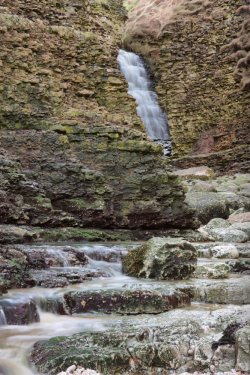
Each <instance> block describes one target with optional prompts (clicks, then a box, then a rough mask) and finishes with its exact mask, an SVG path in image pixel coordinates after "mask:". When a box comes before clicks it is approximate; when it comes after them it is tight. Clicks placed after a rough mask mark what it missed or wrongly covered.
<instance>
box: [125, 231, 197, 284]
mask: <svg viewBox="0 0 250 375" xmlns="http://www.w3.org/2000/svg"><path fill="white" fill-rule="evenodd" d="M196 262H197V253H196V249H195V247H194V246H193V245H192V244H191V243H189V242H187V241H185V240H183V239H181V238H170V237H166V238H164V237H153V238H151V239H150V240H149V241H147V242H145V243H144V244H143V245H141V246H139V247H138V248H136V249H134V250H130V251H129V252H128V254H127V255H126V256H124V258H123V261H122V263H123V270H124V272H125V273H127V274H129V275H131V276H135V277H144V278H150V279H158V280H178V279H185V278H189V277H190V276H191V275H192V273H193V272H194V270H195V266H196Z"/></svg>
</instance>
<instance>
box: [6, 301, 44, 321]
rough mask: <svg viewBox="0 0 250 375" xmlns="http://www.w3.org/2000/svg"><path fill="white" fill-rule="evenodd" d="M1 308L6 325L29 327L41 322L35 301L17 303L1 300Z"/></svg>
mask: <svg viewBox="0 0 250 375" xmlns="http://www.w3.org/2000/svg"><path fill="white" fill-rule="evenodd" d="M0 308H1V310H2V312H3V313H4V316H5V321H4V324H9V325H27V324H30V323H35V322H39V320H40V318H39V314H38V310H37V306H36V303H35V302H34V301H33V300H30V301H23V302H16V303H15V302H12V301H9V300H8V299H6V300H4V299H3V300H2V299H0ZM0 325H1V324H0Z"/></svg>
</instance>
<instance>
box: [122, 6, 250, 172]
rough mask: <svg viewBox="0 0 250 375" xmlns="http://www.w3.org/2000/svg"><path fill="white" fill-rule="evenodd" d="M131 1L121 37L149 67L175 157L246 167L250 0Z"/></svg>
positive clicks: (183, 162)
mask: <svg viewBox="0 0 250 375" xmlns="http://www.w3.org/2000/svg"><path fill="white" fill-rule="evenodd" d="M129 7H130V9H132V10H131V11H130V12H129V19H128V22H127V26H126V30H125V36H124V44H125V46H127V47H128V48H131V49H132V50H133V51H134V52H136V53H139V54H140V55H141V56H143V57H144V59H145V60H146V61H147V62H148V64H149V66H150V68H151V70H152V72H153V73H154V78H155V84H156V87H155V88H156V91H157V93H158V96H159V98H160V101H161V104H162V106H163V108H164V109H165V110H166V111H167V114H168V117H169V124H170V131H171V135H172V139H173V152H174V159H177V160H175V164H176V165H177V166H179V167H180V166H181V167H189V166H190V165H192V166H193V165H196V164H197V165H199V164H208V165H209V166H211V167H213V168H215V169H216V170H217V171H218V172H224V173H226V172H233V171H240V170H241V171H247V170H248V168H249V147H248V145H249V122H250V120H249V119H250V107H249V88H250V84H249V79H250V78H249V77H250V76H249V66H250V59H249V40H250V34H249V22H250V20H249V14H250V6H249V1H248V0H245V1H235V0H227V1H225V0H214V1H209V0H163V1H158V0H147V1H143V0H141V1H140V0H139V1H134V2H133V1H130V2H129ZM185 155H186V157H183V156H185Z"/></svg>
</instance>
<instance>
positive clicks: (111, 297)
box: [64, 287, 190, 315]
mask: <svg viewBox="0 0 250 375" xmlns="http://www.w3.org/2000/svg"><path fill="white" fill-rule="evenodd" d="M189 303H190V295H189V294H188V293H185V292H181V291H178V290H173V289H172V290H171V289H170V290H167V288H166V290H164V289H159V290H157V289H156V290H155V289H147V287H145V288H140V289H138V288H135V289H134V290H133V289H126V288H121V289H117V290H112V289H108V290H102V291H92V292H91V291H85V292H84V291H81V292H69V293H66V294H65V295H64V306H65V309H66V311H67V312H69V313H70V314H75V313H77V314H79V313H85V312H90V311H97V312H102V313H109V314H110V313H118V314H132V315H133V314H158V313H161V312H164V311H168V310H172V309H174V308H177V307H182V306H185V305H188V304H189Z"/></svg>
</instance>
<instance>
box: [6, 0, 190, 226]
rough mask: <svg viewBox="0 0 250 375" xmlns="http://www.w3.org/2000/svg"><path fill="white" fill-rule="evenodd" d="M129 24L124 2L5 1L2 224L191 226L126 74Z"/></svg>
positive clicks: (181, 193)
mask: <svg viewBox="0 0 250 375" xmlns="http://www.w3.org/2000/svg"><path fill="white" fill-rule="evenodd" d="M124 19H125V15H124V10H123V8H122V4H121V1H117V0H108V1H107V0H94V1H93V0H92V1H86V0H74V1H71V0H60V1H58V0H57V1H55V0H54V1H53V0H43V1H39V2H37V1H36V0H29V1H27V0H17V1H15V2H13V1H12V0H3V1H2V2H1V8H0V20H1V28H0V43H1V51H0V65H1V72H0V108H1V109H0V174H1V179H0V196H1V203H0V210H1V215H0V223H1V224H6V223H7V224H18V225H33V226H45V227H57V226H80V227H86V226H89V227H93V226H95V227H106V228H113V227H116V228H138V227H162V226H165V225H170V226H186V225H188V223H189V222H190V213H187V215H186V214H185V205H184V203H183V201H184V194H183V191H182V189H181V188H180V186H179V185H178V181H177V179H176V178H175V177H173V176H171V174H170V173H169V168H168V166H167V161H166V159H164V158H162V157H161V149H160V148H159V146H156V145H154V144H152V143H151V142H150V141H148V140H147V139H146V135H145V132H144V130H143V127H142V124H141V122H140V120H139V119H138V117H137V116H136V114H135V104H134V101H133V100H132V99H131V98H130V97H129V96H128V95H127V85H126V82H125V81H124V79H123V78H122V76H121V74H120V72H119V69H118V65H117V62H116V57H117V50H118V45H119V43H120V40H121V27H122V25H123V22H124ZM183 212H184V214H183Z"/></svg>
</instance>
